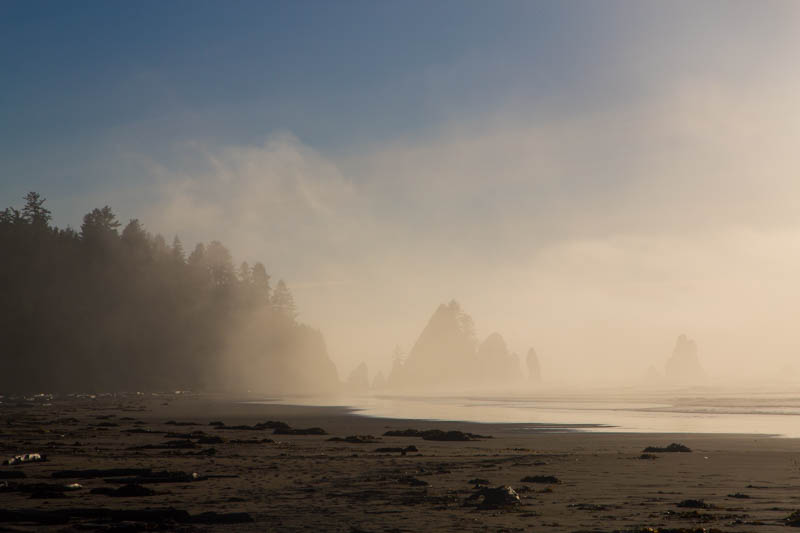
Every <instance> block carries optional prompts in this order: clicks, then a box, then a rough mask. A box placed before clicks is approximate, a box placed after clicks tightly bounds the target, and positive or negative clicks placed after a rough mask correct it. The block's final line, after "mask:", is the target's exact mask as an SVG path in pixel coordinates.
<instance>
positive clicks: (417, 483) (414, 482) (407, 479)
mask: <svg viewBox="0 0 800 533" xmlns="http://www.w3.org/2000/svg"><path fill="white" fill-rule="evenodd" d="M397 482H398V483H402V484H404V485H411V486H412V487H427V486H428V484H429V483H428V482H427V481H425V480H422V479H418V478H415V477H414V476H402V477H400V478H398V479H397Z"/></svg>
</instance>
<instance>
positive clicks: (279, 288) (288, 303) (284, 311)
mask: <svg viewBox="0 0 800 533" xmlns="http://www.w3.org/2000/svg"><path fill="white" fill-rule="evenodd" d="M272 308H273V309H274V310H275V312H276V313H278V314H279V315H281V316H284V317H286V318H290V319H292V320H294V319H295V318H296V317H297V310H296V308H295V305H294V296H292V293H291V292H290V291H289V287H287V286H286V283H285V282H284V281H283V280H279V281H278V284H277V285H276V286H275V294H273V296H272Z"/></svg>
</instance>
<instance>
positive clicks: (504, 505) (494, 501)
mask: <svg viewBox="0 0 800 533" xmlns="http://www.w3.org/2000/svg"><path fill="white" fill-rule="evenodd" d="M476 504H477V507H478V509H509V508H513V507H515V506H518V505H520V499H519V494H517V491H515V490H514V489H513V488H511V487H509V486H508V485H501V486H499V487H494V488H490V487H481V488H480V489H478V490H476V491H475V493H474V494H472V495H471V496H470V497H469V498H467V499H466V501H465V502H464V505H476Z"/></svg>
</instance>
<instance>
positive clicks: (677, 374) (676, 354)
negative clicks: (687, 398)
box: [664, 335, 708, 385]
mask: <svg viewBox="0 0 800 533" xmlns="http://www.w3.org/2000/svg"><path fill="white" fill-rule="evenodd" d="M664 375H665V377H666V379H667V380H668V381H669V382H671V383H673V384H682V385H689V384H696V383H699V382H702V381H705V379H706V378H707V377H708V376H707V375H706V372H705V370H703V367H702V366H701V365H700V358H699V357H698V356H697V344H696V343H695V342H694V341H693V340H692V339H690V338H688V337H687V336H686V335H680V336H679V337H678V340H677V341H675V348H674V349H673V350H672V356H671V357H670V358H669V359H667V363H666V365H665V367H664Z"/></svg>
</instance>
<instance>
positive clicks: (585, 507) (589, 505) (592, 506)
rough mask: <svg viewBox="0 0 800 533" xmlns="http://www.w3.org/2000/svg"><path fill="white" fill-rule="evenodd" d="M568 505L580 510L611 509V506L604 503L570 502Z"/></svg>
mask: <svg viewBox="0 0 800 533" xmlns="http://www.w3.org/2000/svg"><path fill="white" fill-rule="evenodd" d="M567 507H569V508H570V509H578V510H579V511H608V510H609V509H610V506H608V505H604V504H602V503H570V504H569V505H567Z"/></svg>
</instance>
